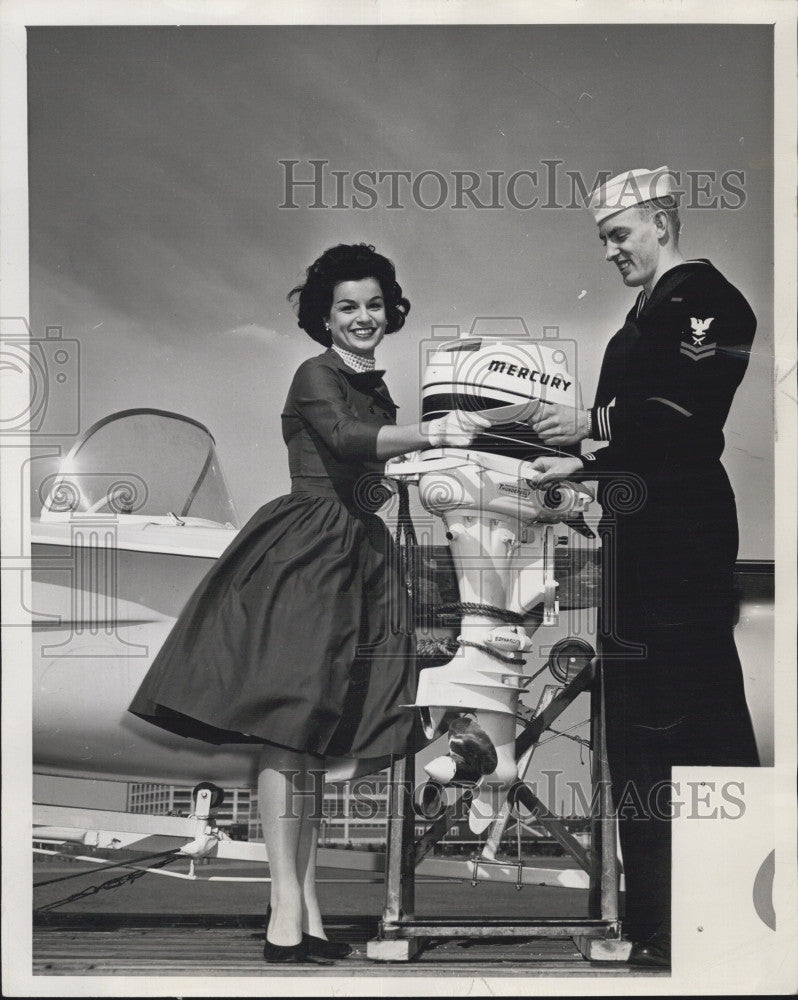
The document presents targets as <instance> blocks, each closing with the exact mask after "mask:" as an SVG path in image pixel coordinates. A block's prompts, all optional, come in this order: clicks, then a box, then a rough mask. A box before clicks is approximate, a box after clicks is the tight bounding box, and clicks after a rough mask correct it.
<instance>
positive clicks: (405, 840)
mask: <svg viewBox="0 0 798 1000" xmlns="http://www.w3.org/2000/svg"><path fill="white" fill-rule="evenodd" d="M390 773H391V778H390V781H391V785H390V791H389V797H388V849H387V853H386V859H385V862H386V873H385V905H384V907H383V911H382V922H381V924H380V934H379V937H378V938H375V939H373V940H371V941H369V942H368V943H367V945H366V956H367V957H368V958H371V959H375V960H376V961H381V962H406V961H408V960H409V959H411V958H412V957H413V956H414V955H415V954H416V952H417V951H418V949H419V947H420V946H421V939H420V938H415V937H410V938H402V937H400V936H399V926H398V925H399V924H401V923H402V922H403V921H404V920H412V919H413V916H414V913H415V848H414V843H413V837H414V833H415V822H414V820H415V817H414V812H413V789H414V785H415V758H413V757H403V758H402V759H401V760H399V761H394V763H393V764H392V765H391V772H390Z"/></svg>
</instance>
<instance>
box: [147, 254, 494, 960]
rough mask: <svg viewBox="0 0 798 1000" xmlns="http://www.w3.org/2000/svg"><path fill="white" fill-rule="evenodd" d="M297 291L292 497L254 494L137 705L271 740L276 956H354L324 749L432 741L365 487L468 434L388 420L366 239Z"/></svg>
mask: <svg viewBox="0 0 798 1000" xmlns="http://www.w3.org/2000/svg"><path fill="white" fill-rule="evenodd" d="M289 298H291V299H295V300H296V301H297V306H298V310H297V311H298V315H299V326H300V327H301V328H302V329H304V330H305V331H306V333H308V334H309V335H310V336H311V337H312V338H313V339H314V340H316V341H318V342H319V343H321V344H323V345H324V346H325V347H326V348H327V350H326V351H324V353H322V354H320V355H316V356H315V357H312V358H308V359H307V360H306V361H304V362H303V363H302V364H301V365H300V366H299V369H298V370H297V372H296V374H295V375H294V379H293V382H292V383H291V388H290V390H289V392H288V398H287V399H286V402H285V406H284V408H283V413H282V429H283V439H284V441H285V443H286V445H287V447H288V464H289V470H290V473H291V493H290V495H289V496H285V497H279V498H278V499H277V500H273V501H271V502H270V503H268V504H266V505H265V506H264V507H261V509H260V510H258V511H257V512H256V514H255V515H254V516H253V517H252V518H251V519H250V521H249V523H248V524H247V525H245V527H244V528H243V529H242V530H241V532H240V533H239V534H238V536H237V537H236V539H235V540H234V541H233V543H232V544H231V545H230V546H229V547H228V549H227V550H226V551H225V552H224V553H223V554H222V556H221V558H220V559H219V560H218V562H217V563H216V564H215V565H214V566H213V567H212V569H211V570H210V572H209V573H208V574H207V576H206V577H205V578H204V580H203V581H202V582H201V583H200V584H199V586H198V587H197V589H196V590H195V592H194V594H193V595H192V597H191V598H190V600H189V602H188V604H187V605H186V607H185V608H184V609H183V611H182V613H181V614H180V616H179V617H178V619H177V622H176V623H175V627H174V629H173V630H172V632H171V633H170V635H169V636H168V637H167V639H166V641H165V643H164V645H163V646H162V647H161V650H160V652H159V654H158V656H157V657H156V659H155V660H154V662H153V665H152V667H151V668H150V671H149V673H148V674H147V676H146V678H145V679H144V682H143V683H142V685H141V688H140V689H139V691H138V693H137V695H136V697H135V698H134V700H133V702H132V704H131V706H130V708H131V711H133V712H134V713H135V714H137V715H139V716H141V717H142V718H145V719H147V720H149V721H150V722H153V723H155V724H156V725H159V726H162V727H164V728H166V729H169V730H171V731H173V732H178V733H180V734H182V735H184V736H194V737H197V738H199V739H203V740H206V741H207V742H210V743H217V744H218V743H230V742H238V743H240V742H242V741H243V742H248V743H257V744H261V745H262V747H263V750H262V754H261V760H260V777H259V783H258V788H259V802H260V806H261V815H262V820H263V830H264V837H265V840H266V848H267V853H268V857H269V866H270V874H271V880H272V891H271V901H270V907H271V909H270V918H269V923H268V931H267V939H266V946H265V949H264V957H265V958H266V959H267V960H268V961H271V962H276V961H295V960H298V959H300V958H303V957H305V956H306V955H307V953H308V952H310V953H311V954H318V955H324V956H326V957H333V958H335V957H338V958H341V957H344V956H345V955H346V954H347V953H348V948H347V947H346V946H344V947H342V946H340V945H333V944H331V943H330V942H328V941H327V940H326V938H325V937H324V929H323V926H322V920H321V914H320V912H319V903H318V900H317V898H316V887H315V866H316V851H317V845H318V834H319V824H320V820H321V792H322V788H323V779H324V775H325V773H326V771H327V768H328V764H329V758H333V757H335V758H347V759H348V761H349V765H348V768H349V772H348V773H349V775H351V774H353V773H355V772H357V773H359V774H368V773H372V772H374V771H377V770H380V769H381V768H382V767H384V766H385V765H386V764H387V763H388V762H389V760H390V758H391V757H392V756H393V757H396V756H403V755H406V754H408V753H414V752H415V751H416V750H418V749H420V748H421V746H422V745H423V744H424V742H425V740H424V737H423V735H422V734H421V730H420V726H419V724H418V721H417V719H416V716H415V714H414V713H412V712H410V711H408V710H407V709H406V708H405V707H403V706H407V705H410V704H412V703H413V701H414V698H415V689H416V661H415V638H414V635H413V631H412V626H411V623H410V621H409V618H408V608H407V602H406V601H405V600H403V599H402V598H400V597H398V595H402V594H404V593H405V590H404V584H403V578H402V577H401V574H400V566H399V560H398V559H397V552H396V549H395V546H394V543H393V540H392V538H391V536H390V534H389V532H388V530H387V528H386V526H385V524H384V523H383V521H382V520H381V519H380V518H379V517H378V516H377V514H376V512H375V510H374V504H373V503H371V504H364V503H363V502H362V501H363V500H364V499H366V498H367V497H368V495H369V493H370V491H369V489H368V488H365V489H364V488H363V487H364V483H366V482H367V481H369V480H370V479H371V480H373V477H374V476H379V475H381V474H382V472H383V471H384V460H385V459H387V458H392V457H394V456H397V455H400V454H404V453H405V452H407V451H411V450H415V449H420V448H425V447H428V446H429V445H430V444H431V443H434V444H436V445H441V444H468V443H470V441H471V440H472V438H473V437H474V436H475V434H476V424H475V425H474V426H473V428H470V429H469V426H470V425H466V426H460V425H459V424H458V425H455V423H454V422H452V426H451V428H450V426H449V423H448V422H447V421H448V417H441V418H438V419H437V420H433V421H430V423H429V424H428V425H427V427H426V428H424V429H422V428H421V427H420V426H419V425H418V424H417V423H416V424H406V425H403V426H397V425H396V411H397V407H396V404H395V403H394V402H393V400H392V398H391V395H390V393H389V392H388V388H387V386H386V385H385V383H384V382H383V379H382V376H383V374H384V372H382V371H378V370H376V367H375V366H376V362H375V360H374V350H375V348H376V347H377V346H378V345H379V344H380V342H381V341H382V339H383V337H384V336H386V334H390V333H394V332H395V331H397V330H400V329H401V328H402V326H403V325H404V321H405V316H406V315H407V313H408V311H409V309H410V303H409V302H408V300H407V299H406V298H405V297H404V296H403V295H402V289H401V287H400V285H399V284H398V282H397V281H396V273H395V271H394V266H393V264H392V263H391V262H390V261H389V260H388V259H387V258H385V257H383V256H382V255H381V254H378V253H376V252H375V250H374V248H373V247H372V246H369V245H366V244H355V245H351V246H350V245H345V244H340V245H338V246H335V247H332V248H330V249H329V250H327V251H326V252H325V253H324V254H322V255H321V257H319V259H318V260H316V261H315V262H314V263H313V264H311V266H310V267H309V268H308V270H307V280H306V281H305V283H304V284H303V285H301V286H299V287H297V288H295V289H294V290H293V291H292V292H291V293H290V295H289ZM297 802H302V805H301V806H299V807H296V806H295V804H296V803H297ZM294 808H298V810H299V815H296V814H295V812H294Z"/></svg>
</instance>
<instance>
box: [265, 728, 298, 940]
mask: <svg viewBox="0 0 798 1000" xmlns="http://www.w3.org/2000/svg"><path fill="white" fill-rule="evenodd" d="M306 768H307V764H306V755H305V754H303V753H298V752H296V751H294V750H287V749H283V748H281V747H276V746H271V745H269V744H267V745H265V746H264V748H263V751H262V752H261V757H260V774H259V775H258V807H259V810H260V817H261V823H262V825H263V839H264V842H265V844H266V853H267V855H268V858H269V872H270V874H271V880H272V881H271V907H272V915H271V920H270V922H269V926H268V928H267V929H266V938H267V940H268V941H271V943H272V944H278V945H295V944H299V942H300V941H301V940H302V884H301V882H300V877H299V867H298V864H299V843H300V838H301V832H302V826H303V816H304V804H303V803H304V798H303V796H302V795H301V794H299V793H300V792H301V790H302V788H303V787H304V783H305V781H306V773H305V772H306Z"/></svg>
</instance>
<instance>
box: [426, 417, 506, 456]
mask: <svg viewBox="0 0 798 1000" xmlns="http://www.w3.org/2000/svg"><path fill="white" fill-rule="evenodd" d="M486 427H490V421H489V420H487V419H485V418H484V417H481V416H480V415H479V414H478V413H467V412H465V411H464V410H452V411H451V412H449V413H447V414H446V416H445V417H437V418H436V419H435V420H430V422H429V423H428V424H426V425H425V426H424V432H425V433H426V434H427V436H428V438H429V443H430V447H432V448H467V447H468V446H469V445H470V444H471V442H472V441H473V440H474V438H475V437H477V435H478V434H479V433H480V431H483V430H484V429H485V428H486Z"/></svg>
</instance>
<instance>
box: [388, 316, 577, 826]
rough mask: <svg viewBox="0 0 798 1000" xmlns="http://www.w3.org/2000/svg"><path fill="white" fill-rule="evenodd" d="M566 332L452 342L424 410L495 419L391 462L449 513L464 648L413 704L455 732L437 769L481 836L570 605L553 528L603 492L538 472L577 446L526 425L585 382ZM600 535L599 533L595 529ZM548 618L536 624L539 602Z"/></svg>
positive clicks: (512, 768) (424, 682)
mask: <svg viewBox="0 0 798 1000" xmlns="http://www.w3.org/2000/svg"><path fill="white" fill-rule="evenodd" d="M567 361H568V359H567V357H566V355H565V352H564V351H563V350H562V349H561V348H560V347H559V346H558V344H557V342H556V341H554V342H551V341H549V342H546V341H543V342H541V341H532V340H519V339H517V338H508V339H502V338H500V337H499V338H495V337H490V338H489V337H470V336H469V337H465V338H463V339H460V340H456V341H452V342H449V343H442V344H441V345H440V347H439V348H437V349H436V350H435V351H434V352H433V353H432V355H431V356H430V359H429V363H428V365H427V369H426V372H425V374H424V378H423V386H422V394H423V402H422V416H423V419H424V420H429V419H433V418H435V417H439V416H442V415H444V414H446V413H447V412H449V411H450V410H453V409H458V410H465V411H469V412H476V411H479V412H480V415H481V416H482V417H486V418H487V419H488V420H489V421H490V426H489V427H487V428H486V429H485V431H484V432H482V433H481V434H480V435H479V437H478V438H476V439H475V440H474V441H473V443H472V445H471V446H469V447H468V448H435V449H430V450H427V451H424V452H421V453H417V454H415V455H413V456H404V457H403V458H401V459H394V460H392V461H391V462H389V463H388V465H387V467H386V474H387V475H389V476H392V477H394V478H396V479H400V480H404V481H406V482H414V483H416V484H417V485H418V488H419V497H420V500H421V503H422V505H423V506H424V508H425V509H426V510H427V511H429V512H430V513H432V514H433V515H435V516H437V517H440V518H441V519H442V521H443V524H444V527H445V530H446V538H447V540H448V542H449V547H450V549H451V553H452V558H453V562H454V566H455V571H456V574H457V580H458V586H459V591H460V604H459V609H460V611H461V613H462V622H461V628H460V635H459V637H458V643H459V648H458V649H457V651H456V653H455V655H454V656H453V658H452V659H451V660H450V661H449V662H448V663H445V664H444V665H443V666H437V667H428V668H426V669H423V670H421V672H420V675H419V686H418V692H417V696H416V702H415V705H416V707H417V708H418V710H419V711H420V713H421V719H422V723H423V726H424V730H425V732H426V735H427V737H428V738H430V739H432V738H433V737H434V736H436V735H439V734H442V733H443V732H445V731H447V729H448V734H449V753H448V754H445V755H442V756H440V757H438V758H436V759H435V760H433V761H430V763H429V764H428V765H427V767H426V771H427V773H428V774H429V776H430V777H431V778H432V779H433V780H435V781H438V782H440V783H441V784H444V785H445V784H459V785H466V786H471V787H473V792H474V794H473V798H472V804H471V813H470V816H469V825H470V827H471V830H472V831H473V832H475V833H481V832H482V831H483V830H485V829H486V828H487V826H488V825H489V824H490V823H491V821H492V820H493V819H494V817H495V816H496V815H497V813H498V811H499V809H500V808H501V805H502V803H503V801H504V797H506V794H507V791H508V789H509V788H510V786H511V785H512V784H514V783H515V781H516V780H517V777H518V765H517V762H516V757H515V727H516V716H517V712H518V699H519V695H520V692H521V691H522V690H523V689H524V688H525V686H526V684H528V683H529V681H530V680H531V677H529V676H527V675H526V674H525V670H524V667H525V665H526V659H525V656H524V654H525V653H528V652H529V650H530V649H531V647H532V641H531V634H532V633H533V632H534V631H535V630H536V628H537V627H538V623H540V622H542V623H543V624H547V623H554V622H556V620H557V614H558V610H559V608H558V598H557V581H556V579H555V577H554V548H555V544H556V538H555V529H554V525H555V524H556V523H558V522H565V523H568V524H570V525H571V526H573V527H576V528H577V530H581V531H583V532H584V531H585V530H587V532H589V529H586V526H584V519H583V512H584V510H585V509H586V508H587V506H588V504H589V502H590V500H591V499H592V494H591V493H590V491H589V490H587V489H586V488H585V487H583V486H582V485H581V484H578V483H572V482H561V483H557V484H553V485H549V486H547V487H543V488H537V487H536V486H535V485H534V483H535V480H536V478H537V474H536V473H535V472H534V470H533V469H532V467H531V461H532V460H533V459H534V458H536V457H537V456H538V455H543V454H551V453H552V452H555V453H558V454H564V453H566V451H568V452H573V451H574V450H576V449H573V448H569V449H553V448H551V447H550V446H546V445H544V444H543V442H542V441H541V440H540V439H539V438H538V437H537V435H536V434H535V433H534V431H532V429H531V428H530V427H529V426H528V425H527V421H528V420H529V418H530V417H531V415H532V414H533V413H534V412H535V410H536V408H537V407H538V406H541V405H546V403H548V402H558V403H566V404H568V405H571V406H573V407H574V408H576V406H577V400H578V387H577V384H576V379H575V376H574V373H573V371H569V367H568V363H567ZM591 534H592V532H591ZM541 604H542V605H543V613H542V617H540V618H539V619H538V622H537V623H535V624H531V625H530V624H529V620H530V617H529V616H530V612H531V611H532V610H533V609H534V608H536V607H538V606H539V605H541Z"/></svg>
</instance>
